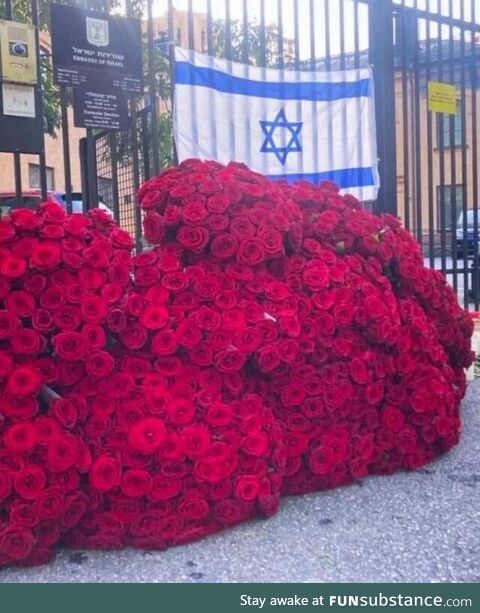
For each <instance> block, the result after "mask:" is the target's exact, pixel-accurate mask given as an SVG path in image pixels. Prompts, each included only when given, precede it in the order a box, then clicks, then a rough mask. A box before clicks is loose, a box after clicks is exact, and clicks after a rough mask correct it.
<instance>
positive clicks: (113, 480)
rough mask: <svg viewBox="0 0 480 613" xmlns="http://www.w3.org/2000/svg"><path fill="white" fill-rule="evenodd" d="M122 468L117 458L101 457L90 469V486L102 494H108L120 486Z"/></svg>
mask: <svg viewBox="0 0 480 613" xmlns="http://www.w3.org/2000/svg"><path fill="white" fill-rule="evenodd" d="M121 475H122V467H121V464H120V462H119V461H118V460H117V458H114V457H110V456H107V455H101V456H100V457H98V458H97V459H96V460H95V461H94V462H93V464H92V466H91V468H90V485H91V486H92V488H93V489H95V490H98V491H100V492H107V491H108V490H111V489H113V488H114V487H116V486H117V485H120V480H121Z"/></svg>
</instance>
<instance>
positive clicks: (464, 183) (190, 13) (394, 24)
mask: <svg viewBox="0 0 480 613" xmlns="http://www.w3.org/2000/svg"><path fill="white" fill-rule="evenodd" d="M71 2H72V3H75V0H71ZM114 2H115V0H112V2H110V1H109V0H89V1H88V2H87V1H86V0H82V3H83V4H86V3H87V4H89V6H90V7H91V8H95V7H96V8H97V9H98V10H104V11H105V10H109V8H110V6H111V4H113V3H114ZM12 3H13V8H15V0H12V1H10V0H0V14H1V15H2V16H5V15H9V14H10V10H11V5H12ZM31 4H32V16H33V18H34V19H35V18H36V7H37V0H31ZM121 4H122V3H120V4H118V3H117V7H116V9H115V10H117V11H118V10H119V8H118V7H119V6H120V5H121ZM124 4H125V7H126V9H125V10H126V13H127V14H129V15H132V14H133V13H134V11H135V10H136V9H137V8H138V7H140V6H141V9H142V12H141V14H140V15H138V16H140V18H141V19H142V20H143V32H144V45H145V54H144V55H145V77H146V78H145V82H146V88H145V94H144V96H139V97H136V98H132V99H131V100H130V112H131V123H130V127H129V128H128V129H127V130H124V131H101V132H98V131H93V130H89V131H87V133H86V137H85V139H84V140H83V141H82V143H81V152H80V156H81V160H82V192H83V200H84V202H85V205H86V206H87V207H89V206H94V205H95V204H96V203H97V201H98V200H99V199H100V200H103V201H104V202H105V204H107V205H108V206H110V207H111V208H112V210H113V212H114V214H115V217H116V218H117V219H118V220H119V222H120V223H121V224H122V226H123V227H124V228H126V229H128V230H129V231H130V232H131V233H132V234H133V235H134V236H135V237H136V239H137V244H138V245H139V248H141V241H140V236H141V215H140V213H139V211H138V209H137V207H136V206H135V198H136V191H137V189H138V187H139V185H140V184H141V183H142V182H143V181H144V180H146V179H148V178H149V177H150V176H152V175H153V174H155V173H157V172H158V170H160V169H161V168H163V167H165V166H166V165H168V164H169V163H171V161H172V160H173V159H174V148H173V141H172V134H171V120H170V112H171V107H172V104H171V102H172V101H171V94H172V89H173V88H172V87H171V83H170V72H171V71H170V68H171V66H172V60H173V49H174V45H179V46H182V47H186V48H190V49H195V50H197V51H200V52H203V53H208V54H210V55H214V56H217V57H224V58H227V59H231V60H235V61H240V62H244V63H250V64H254V65H257V66H267V67H277V68H293V69H297V70H302V69H303V70H319V71H321V70H327V71H329V70H343V69H349V68H359V67H363V66H367V65H371V66H372V67H373V71H374V78H375V90H376V94H375V95H376V119H377V148H378V155H379V164H380V168H379V170H380V182H381V187H380V191H379V194H378V199H377V201H376V202H374V203H372V206H373V208H374V210H375V211H377V212H382V211H388V212H390V213H393V214H396V215H398V216H399V217H400V218H401V219H402V221H403V222H404V224H405V226H406V227H407V228H409V229H410V230H411V231H412V232H413V233H414V234H415V236H416V237H417V239H418V240H419V242H420V243H421V244H422V247H423V251H424V257H425V262H426V264H427V265H428V266H431V267H435V268H438V269H441V270H442V271H443V272H444V273H445V274H446V276H447V278H448V280H449V282H450V283H451V284H452V286H453V287H454V289H455V290H456V292H457V294H458V296H459V299H460V301H461V302H463V303H464V304H465V306H466V307H467V308H470V309H472V310H473V309H475V310H479V307H480V291H479V286H480V284H479V282H478V276H479V268H480V267H479V256H478V251H479V242H480V241H479V219H478V217H479V213H478V204H479V194H478V176H479V170H480V169H479V156H478V153H479V152H478V146H479V145H478V136H477V129H478V119H477V117H478V115H477V106H478V98H477V96H478V66H479V60H480V57H479V55H480V6H479V2H478V0H238V1H236V2H234V1H233V0H187V2H185V1H184V0H182V2H180V1H179V2H178V3H176V2H175V0H163V1H162V2H156V3H155V9H156V13H155V15H154V14H153V0H146V1H145V2H144V3H143V4H142V3H138V2H134V1H133V0H126V2H125V3H124ZM42 6H43V3H42ZM2 7H3V12H2ZM5 8H6V9H7V12H5ZM162 11H163V12H162ZM14 13H15V11H14ZM431 82H441V83H447V84H452V85H454V86H455V88H456V96H457V98H458V100H457V104H456V111H455V113H454V114H446V113H439V112H434V111H432V110H429V101H428V100H429V99H428V90H429V83H431ZM68 99H69V96H68V91H65V88H63V90H62V91H61V110H62V117H63V126H62V132H63V136H64V138H63V147H64V162H65V185H64V189H65V191H66V194H67V198H68V197H69V194H70V195H71V184H70V180H69V163H70V158H71V157H72V156H77V155H78V152H77V151H74V150H72V151H70V148H69V140H68V117H67V106H68ZM326 129H328V127H327V128H326ZM14 157H15V178H16V181H15V184H16V188H17V198H19V200H18V201H19V202H20V197H21V190H22V184H21V180H20V174H19V167H20V162H19V159H20V155H19V154H18V155H15V156H14ZM48 164H49V160H46V161H45V159H42V158H41V159H40V177H41V184H42V192H43V193H45V191H46V176H45V167H46V165H47V166H48ZM0 187H1V186H0Z"/></svg>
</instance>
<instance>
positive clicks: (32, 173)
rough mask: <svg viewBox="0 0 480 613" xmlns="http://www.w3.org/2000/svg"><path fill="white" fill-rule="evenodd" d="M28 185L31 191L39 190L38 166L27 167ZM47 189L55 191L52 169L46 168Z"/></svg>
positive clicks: (30, 165)
mask: <svg viewBox="0 0 480 613" xmlns="http://www.w3.org/2000/svg"><path fill="white" fill-rule="evenodd" d="M28 184H29V185H30V187H31V188H32V189H40V166H39V165H38V164H29V165H28ZM47 189H49V190H50V191H53V189H55V181H54V180H53V168H51V167H50V166H47Z"/></svg>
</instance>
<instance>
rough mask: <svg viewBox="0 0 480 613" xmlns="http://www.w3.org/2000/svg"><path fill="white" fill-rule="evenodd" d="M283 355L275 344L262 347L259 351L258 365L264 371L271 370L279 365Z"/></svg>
mask: <svg viewBox="0 0 480 613" xmlns="http://www.w3.org/2000/svg"><path fill="white" fill-rule="evenodd" d="M280 362H281V355H280V353H279V351H278V349H277V348H276V347H274V346H273V345H266V346H265V347H262V348H261V349H260V351H259V353H258V366H259V368H260V370H262V371H263V372H271V371H272V370H275V368H277V366H279V364H280Z"/></svg>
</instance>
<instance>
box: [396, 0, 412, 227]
mask: <svg viewBox="0 0 480 613" xmlns="http://www.w3.org/2000/svg"><path fill="white" fill-rule="evenodd" d="M402 9H403V10H401V11H400V21H399V26H400V41H401V43H400V48H401V64H402V65H401V71H402V120H401V121H402V128H403V129H402V137H403V217H404V219H403V221H404V224H405V227H406V228H407V230H409V229H410V134H411V131H410V129H409V123H410V113H409V107H408V101H409V79H408V71H409V57H408V54H407V38H408V32H407V24H408V22H407V13H406V11H405V10H404V7H402Z"/></svg>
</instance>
